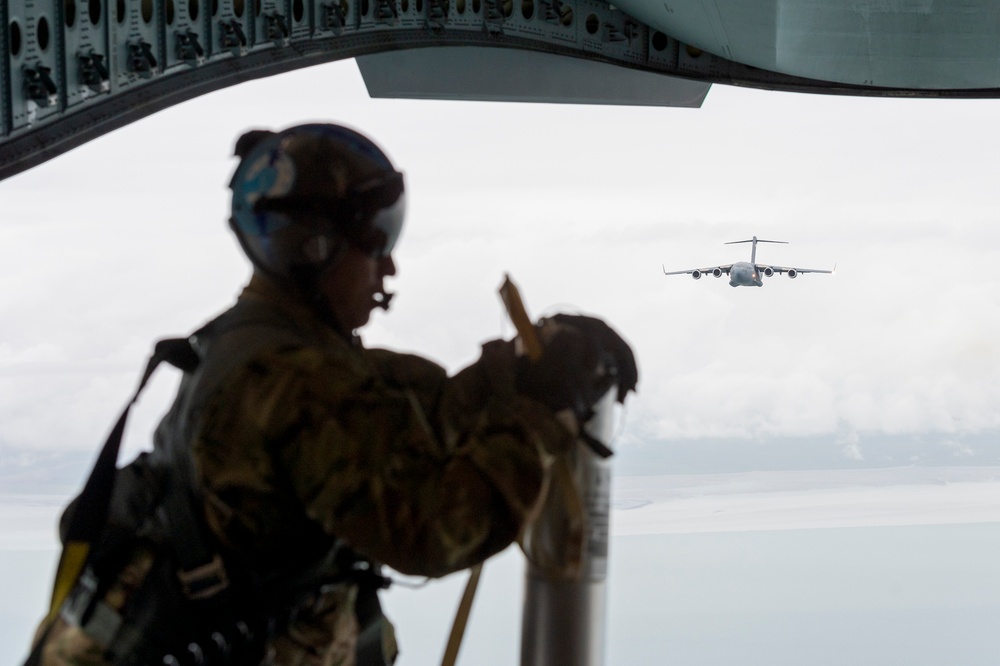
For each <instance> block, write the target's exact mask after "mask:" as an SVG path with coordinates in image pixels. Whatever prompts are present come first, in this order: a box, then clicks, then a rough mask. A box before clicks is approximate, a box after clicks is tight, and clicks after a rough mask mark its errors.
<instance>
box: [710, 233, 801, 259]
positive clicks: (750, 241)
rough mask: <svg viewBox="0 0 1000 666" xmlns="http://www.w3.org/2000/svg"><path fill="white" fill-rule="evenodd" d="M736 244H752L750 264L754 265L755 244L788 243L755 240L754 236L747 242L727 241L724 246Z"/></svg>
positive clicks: (755, 255)
mask: <svg viewBox="0 0 1000 666" xmlns="http://www.w3.org/2000/svg"><path fill="white" fill-rule="evenodd" d="M736 243H753V245H752V246H751V247H750V263H751V264H756V263H757V243H786V244H787V243H788V241H778V240H764V239H762V238H757V237H756V236H754V237H753V238H750V239H747V240H741V241H729V242H728V243H725V245H735V244H736Z"/></svg>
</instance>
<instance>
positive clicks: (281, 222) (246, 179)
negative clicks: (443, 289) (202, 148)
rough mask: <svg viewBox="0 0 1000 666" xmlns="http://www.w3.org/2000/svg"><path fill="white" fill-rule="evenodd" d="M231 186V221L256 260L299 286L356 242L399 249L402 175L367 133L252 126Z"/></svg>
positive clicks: (378, 250)
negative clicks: (278, 130)
mask: <svg viewBox="0 0 1000 666" xmlns="http://www.w3.org/2000/svg"><path fill="white" fill-rule="evenodd" d="M235 152H236V155H237V156H239V157H241V158H242V159H241V160H240V163H239V166H237V168H236V171H235V173H234V174H233V178H232V180H231V181H230V183H229V187H230V188H231V189H232V192H233V202H232V217H231V218H230V226H231V227H232V229H233V231H234V232H235V233H236V236H237V238H238V239H239V242H240V245H241V246H242V247H243V251H244V252H245V253H246V254H247V256H248V257H249V258H250V261H251V262H253V264H254V266H255V267H256V268H257V269H259V270H261V271H263V272H264V273H266V274H268V275H270V276H271V277H273V278H275V279H277V280H278V281H280V282H283V283H286V284H290V285H292V286H294V287H296V288H298V289H306V290H310V289H313V288H314V287H315V280H316V276H317V275H318V274H319V273H320V271H322V270H323V269H324V268H326V267H328V266H330V265H332V264H333V263H335V262H336V261H338V259H339V258H340V257H342V256H343V253H344V252H345V251H346V250H347V247H348V246H349V245H353V246H354V247H357V248H359V249H361V250H363V251H364V252H367V253H370V254H371V256H373V257H385V256H388V255H389V253H390V252H392V249H393V246H394V245H395V243H396V240H397V239H398V238H399V233H400V231H401V229H402V226H403V217H404V215H405V211H406V199H405V196H404V193H403V189H404V188H403V174H401V173H400V172H398V171H396V169H395V168H394V167H393V165H392V163H391V162H390V161H389V158H388V157H386V155H385V153H384V152H382V150H381V149H379V147H378V146H376V145H375V144H374V143H373V142H372V141H371V140H369V139H368V138H367V137H365V136H363V135H361V134H359V133H358V132H355V131H354V130H351V129H348V128H346V127H341V126H340V125H333V124H320V123H316V124H308V125H298V126H295V127H291V128H288V129H286V130H284V131H281V132H271V131H267V130H251V131H249V132H247V133H246V134H244V135H243V136H241V137H240V139H239V140H238V141H237V143H236V150H235Z"/></svg>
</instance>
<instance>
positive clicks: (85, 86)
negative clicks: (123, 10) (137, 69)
mask: <svg viewBox="0 0 1000 666" xmlns="http://www.w3.org/2000/svg"><path fill="white" fill-rule="evenodd" d="M57 1H58V2H62V3H63V24H62V30H63V35H64V43H65V48H64V50H63V67H64V68H65V72H66V105H67V107H73V106H76V105H78V104H83V103H84V102H86V101H87V100H89V99H91V98H92V97H94V96H95V95H107V94H109V93H110V90H111V81H110V70H109V67H110V63H109V58H108V47H107V41H106V39H105V35H106V34H107V21H108V12H107V7H108V5H107V2H106V0H57Z"/></svg>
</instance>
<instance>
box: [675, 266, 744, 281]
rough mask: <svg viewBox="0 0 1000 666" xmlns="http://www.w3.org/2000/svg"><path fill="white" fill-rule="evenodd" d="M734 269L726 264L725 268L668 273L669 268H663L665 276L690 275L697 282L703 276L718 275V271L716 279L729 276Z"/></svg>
mask: <svg viewBox="0 0 1000 666" xmlns="http://www.w3.org/2000/svg"><path fill="white" fill-rule="evenodd" d="M732 267H733V265H732V264H725V265H724V266H709V267H708V268H689V269H688V270H686V271H668V270H667V267H666V266H664V267H663V274H664V275H690V276H692V277H694V279H695V280H697V279H698V278H700V277H701V276H702V275H716V271H718V275H716V277H718V276H719V275H723V274H725V275H729V271H730V269H732Z"/></svg>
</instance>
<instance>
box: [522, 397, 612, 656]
mask: <svg viewBox="0 0 1000 666" xmlns="http://www.w3.org/2000/svg"><path fill="white" fill-rule="evenodd" d="M614 395H615V391H614V390H611V391H609V392H608V394H607V395H606V396H605V397H604V398H603V399H602V400H601V401H600V402H599V403H598V404H597V405H595V406H594V410H595V415H594V416H593V418H591V419H590V421H588V422H587V425H586V429H587V432H588V433H590V435H591V436H593V437H595V438H596V439H598V440H600V441H601V442H604V443H607V442H609V441H610V438H611V429H612V416H613V414H612V408H613V405H614ZM576 454H577V455H576V460H575V469H574V470H573V471H574V477H575V478H576V481H577V484H578V486H579V489H580V492H581V494H582V498H581V499H582V500H583V503H584V507H585V510H586V516H587V521H586V528H585V539H584V548H583V562H582V564H583V566H582V567H581V570H580V576H579V577H578V578H577V579H575V580H552V579H550V578H549V577H547V576H546V575H545V574H544V573H543V572H541V571H540V570H539V569H538V568H537V567H535V566H534V565H531V564H529V565H528V567H527V572H526V585H525V595H524V613H523V615H522V627H521V666H601V665H602V664H603V663H604V629H605V627H604V625H605V621H604V618H605V608H606V605H607V590H606V584H605V581H606V579H607V573H608V534H609V526H610V503H611V464H610V460H609V459H605V458H601V457H600V456H598V455H597V454H595V453H594V452H593V451H592V450H591V449H590V448H589V447H587V446H586V445H585V444H583V443H580V444H579V445H578V446H577V450H576Z"/></svg>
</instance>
